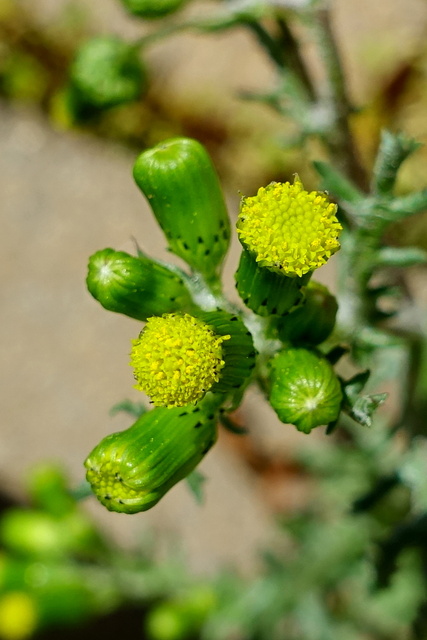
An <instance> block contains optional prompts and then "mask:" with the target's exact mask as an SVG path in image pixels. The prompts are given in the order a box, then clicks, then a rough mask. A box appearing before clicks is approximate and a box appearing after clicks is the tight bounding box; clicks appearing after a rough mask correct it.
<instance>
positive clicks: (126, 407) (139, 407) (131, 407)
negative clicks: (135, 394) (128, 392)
mask: <svg viewBox="0 0 427 640" xmlns="http://www.w3.org/2000/svg"><path fill="white" fill-rule="evenodd" d="M121 411H123V412H125V413H128V414H129V415H131V416H132V417H134V418H139V417H140V416H142V414H143V413H145V412H146V411H147V409H146V407H144V405H143V404H142V403H141V402H132V400H122V401H121V402H118V403H117V404H115V405H114V406H113V407H111V409H110V416H115V415H116V414H117V413H120V412H121Z"/></svg>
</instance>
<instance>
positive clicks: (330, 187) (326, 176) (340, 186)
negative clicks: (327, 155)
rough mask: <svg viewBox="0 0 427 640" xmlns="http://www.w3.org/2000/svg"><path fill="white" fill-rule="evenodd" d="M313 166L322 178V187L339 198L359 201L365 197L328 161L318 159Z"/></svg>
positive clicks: (353, 201)
mask: <svg viewBox="0 0 427 640" xmlns="http://www.w3.org/2000/svg"><path fill="white" fill-rule="evenodd" d="M313 166H314V168H315V169H316V171H317V173H318V174H319V175H320V177H321V178H322V183H321V188H322V189H325V190H326V191H330V192H331V193H332V194H333V195H334V196H336V197H337V198H338V199H339V200H344V201H345V202H351V203H357V202H360V201H361V200H362V199H363V197H364V196H363V193H361V192H360V191H359V190H358V189H357V187H355V186H354V185H353V184H352V183H351V182H350V181H349V180H348V179H347V178H346V177H345V176H344V175H343V174H342V173H340V172H339V171H337V170H336V169H334V168H333V167H331V166H330V165H329V164H327V163H326V162H320V161H316V162H313Z"/></svg>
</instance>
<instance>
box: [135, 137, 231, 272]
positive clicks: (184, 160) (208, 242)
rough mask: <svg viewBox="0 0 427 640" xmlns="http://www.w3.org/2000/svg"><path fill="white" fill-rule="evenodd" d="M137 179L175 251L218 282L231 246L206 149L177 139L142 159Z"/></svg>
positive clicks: (220, 199)
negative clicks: (222, 265)
mask: <svg viewBox="0 0 427 640" xmlns="http://www.w3.org/2000/svg"><path fill="white" fill-rule="evenodd" d="M133 175H134V178H135V181H136V183H137V185H138V187H139V188H140V189H141V191H142V192H143V194H144V195H145V197H146V198H147V199H148V202H149V203H150V206H151V208H152V210H153V213H154V215H155V216H156V219H157V221H158V223H159V225H160V226H161V228H162V230H163V232H164V234H165V236H166V238H167V240H168V243H169V248H170V250H171V251H172V252H173V253H175V254H176V255H177V256H179V257H180V258H182V259H183V260H185V261H186V262H187V264H189V265H190V267H191V268H192V269H194V270H195V271H199V272H200V273H202V274H203V276H204V277H205V278H206V280H207V281H208V282H210V281H212V280H216V279H217V278H218V276H219V272H220V270H221V264H222V261H223V258H224V256H225V254H226V252H227V249H228V246H229V242H230V222H229V218H228V214H227V209H226V206H225V202H224V197H223V194H222V190H221V186H220V184H219V180H218V176H217V174H216V171H215V168H214V166H213V164H212V161H211V159H210V157H209V155H208V153H207V152H206V150H205V148H204V147H203V146H202V145H201V144H200V143H199V142H197V141H196V140H192V139H191V138H172V139H171V140H166V141H165V142H162V143H161V144H159V145H157V146H156V147H154V148H153V149H148V150H147V151H144V152H143V153H141V155H140V156H139V157H138V159H137V160H136V162H135V166H134V169H133Z"/></svg>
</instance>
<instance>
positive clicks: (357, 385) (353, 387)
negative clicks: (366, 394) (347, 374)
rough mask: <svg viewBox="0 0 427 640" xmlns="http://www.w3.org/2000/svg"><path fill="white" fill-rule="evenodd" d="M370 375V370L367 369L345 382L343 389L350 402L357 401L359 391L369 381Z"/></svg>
mask: <svg viewBox="0 0 427 640" xmlns="http://www.w3.org/2000/svg"><path fill="white" fill-rule="evenodd" d="M370 375H371V372H370V370H369V369H366V371H361V372H360V373H356V375H355V376H353V377H352V378H350V379H349V380H347V381H345V382H344V384H343V391H344V394H345V396H346V398H347V400H348V401H349V403H350V404H353V403H354V402H356V400H357V397H358V395H359V393H360V392H361V391H362V389H363V388H364V386H365V384H366V383H367V382H368V380H369V376H370Z"/></svg>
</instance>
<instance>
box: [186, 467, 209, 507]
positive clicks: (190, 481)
mask: <svg viewBox="0 0 427 640" xmlns="http://www.w3.org/2000/svg"><path fill="white" fill-rule="evenodd" d="M185 481H186V482H187V487H188V488H189V489H190V492H191V493H192V494H193V496H194V499H195V501H196V502H197V504H203V502H204V499H205V493H204V484H205V482H206V476H205V475H203V473H200V471H197V469H195V470H194V471H192V472H191V473H190V474H189V475H188V476H187V477H186V478H185Z"/></svg>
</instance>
